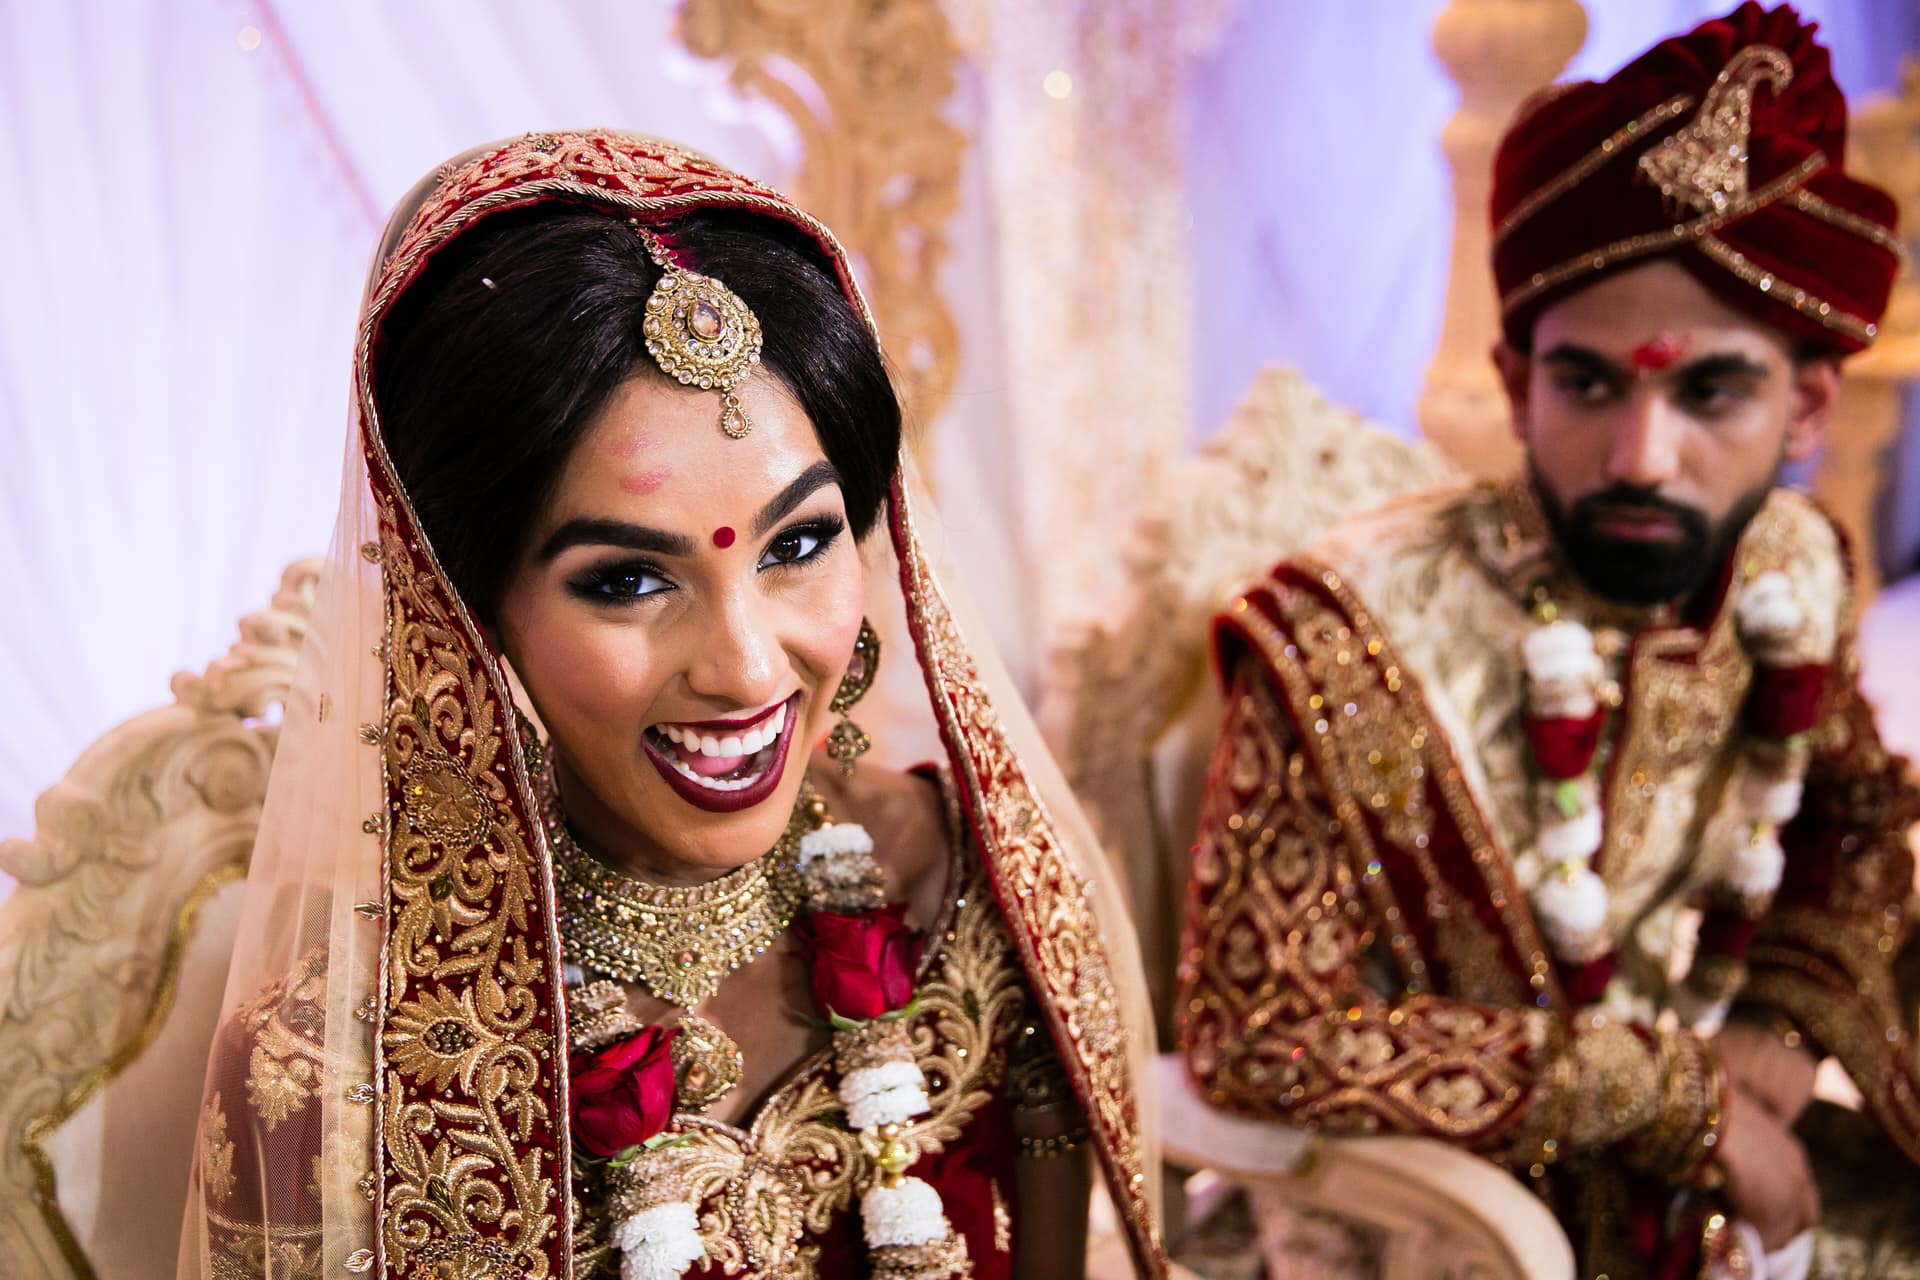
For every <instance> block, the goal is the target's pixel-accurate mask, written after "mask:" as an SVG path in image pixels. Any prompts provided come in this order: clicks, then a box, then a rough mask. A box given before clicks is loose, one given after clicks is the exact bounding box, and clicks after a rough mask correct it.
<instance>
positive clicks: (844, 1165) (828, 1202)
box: [574, 854, 1027, 1280]
mask: <svg viewBox="0 0 1920 1280" xmlns="http://www.w3.org/2000/svg"><path fill="white" fill-rule="evenodd" d="M963 856H967V857H968V858H969V861H970V862H971V855H970V854H968V855H963ZM957 885H958V888H957V890H956V893H955V896H954V898H953V899H951V900H950V911H949V913H948V916H947V922H946V925H945V928H944V929H943V930H942V931H940V932H939V933H938V935H937V949H935V948H933V947H930V948H929V951H928V955H927V958H926V961H925V962H924V963H925V964H926V966H927V967H926V969H925V970H924V974H923V977H922V979H921V982H920V985H919V988H918V992H919V1000H920V1003H919V1008H918V1011H917V1012H916V1014H915V1015H914V1018H913V1022H912V1035H913V1044H914V1051H915V1057H916V1060H917V1061H918V1062H919V1063H920V1066H921V1069H922V1070H923V1071H925V1072H926V1075H927V1082H928V1097H929V1098H930V1100H931V1101H932V1103H933V1109H932V1111H931V1112H930V1113H929V1114H928V1115H926V1116H923V1117H922V1118H921V1119H920V1120H918V1121H916V1122H915V1123H914V1124H913V1125H911V1126H910V1127H909V1128H908V1130H907V1132H906V1135H905V1140H906V1141H907V1142H909V1143H910V1144H912V1145H913V1147H914V1148H915V1150H916V1151H918V1152H920V1153H922V1154H927V1153H937V1152H940V1151H943V1150H945V1149H946V1147H947V1146H948V1145H949V1144H951V1143H953V1142H955V1141H956V1140H958V1139H959V1137H960V1136H961V1133H962V1131H963V1130H965V1129H966V1127H967V1126H968V1125H969V1124H971V1123H972V1122H973V1119H974V1117H975V1116H976V1115H977V1114H978V1113H979V1110H980V1108H981V1107H982V1106H983V1105H984V1104H985V1103H986V1102H987V1101H988V1100H989V1099H990V1098H991V1097H992V1095H993V1094H994V1093H995V1092H996V1091H999V1090H1001V1089H1003V1088H1004V1087H1005V1084H1006V1061H1007V1053H1008V1048H1009V1044H1010V1042H1011V1041H1012V1039H1013V1037H1014V1036H1015V1035H1016V1034H1017V1032H1018V1029H1019V1026H1020V1023H1021V1017H1022V1013H1023V1011H1024V1009H1025V1007H1026V1000H1027V994H1026V991H1025V988H1024V985H1023V983H1022V980H1021V975H1020V971H1019V969H1018V967H1017V966H1016V965H1015V964H1014V962H1013V954H1014V953H1013V942H1012V939H1011V938H1010V937H1009V936H1008V934H1007V930H1006V926H1005V925H1004V924H1003V923H1002V922H1001V920H1000V918H999V915H998V913H997V912H996V911H995V909H994V905H993V894H992V890H991V889H990V888H989V887H988V885H987V882H986V878H985V876H984V875H983V874H982V873H981V871H980V869H979V867H978V864H977V863H974V864H973V865H971V866H970V867H969V868H968V870H967V873H966V874H965V875H964V876H962V877H960V878H959V879H958V881H957ZM831 1065H832V1064H831V1061H830V1057H829V1055H828V1054H825V1053H823V1054H820V1055H817V1056H816V1057H815V1058H814V1059H813V1060H812V1061H811V1062H809V1063H808V1064H807V1065H806V1066H805V1067H804V1068H803V1069H802V1070H801V1071H800V1072H799V1074H798V1075H796V1076H795V1078H794V1079H793V1080H791V1081H790V1082H789V1083H788V1084H786V1085H785V1086H783V1087H782V1088H781V1089H780V1090H779V1091H778V1092H777V1093H775V1094H774V1095H773V1097H772V1098H771V1099H769V1101H768V1102H767V1103H766V1105H765V1106H763V1107H762V1108H761V1110H760V1111H759V1113H758V1114H757V1115H756V1116H755V1117H754V1119H753V1122H752V1124H751V1126H750V1127H749V1128H747V1129H744V1130H742V1129H738V1128H735V1127H733V1126H731V1125H726V1124H721V1123H718V1122H715V1121H710V1120H706V1119H703V1118H700V1117H692V1116H683V1117H679V1118H678V1119H677V1120H676V1122H675V1129H674V1130H672V1132H673V1133H675V1134H676V1135H677V1136H678V1137H679V1139H680V1141H681V1145H679V1146H676V1147H674V1148H673V1149H672V1150H671V1157H672V1160H673V1164H674V1169H675V1171H676V1173H677V1174H678V1175H679V1176H680V1177H681V1178H682V1179H683V1180H684V1182H685V1184H686V1186H687V1188H688V1191H689V1193H690V1194H691V1195H693V1196H696V1197H698V1198H699V1209H700V1234H701V1238H702V1240H703V1241H704V1242H705V1243H706V1247H707V1258H708V1265H709V1266H714V1267H718V1268H719V1269H720V1270H721V1271H722V1272H723V1273H724V1274H726V1275H730V1276H731V1275H752V1276H761V1277H766V1278H767V1280H776V1278H777V1280H807V1278H810V1277H812V1276H814V1275H815V1274H816V1270H817V1268H816V1262H817V1255H818V1252H819V1250H818V1248H817V1246H815V1245H813V1244H810V1243H807V1242H806V1240H807V1237H809V1236H818V1235H821V1234H823V1233H825V1232H826V1231H828V1230H829V1229H830V1228H831V1227H832V1225H833V1220H834V1218H835V1217H836V1216H838V1215H841V1214H844V1213H847V1212H849V1211H850V1210H851V1209H852V1208H853V1204H854V1199H855V1197H856V1196H857V1194H858V1193H859V1191H860V1189H861V1188H862V1187H864V1186H866V1185H867V1183H868V1182H869V1181H870V1180H871V1178H872V1176H873V1170H874V1166H873V1158H874V1155H875V1153H874V1152H873V1151H870V1150H868V1149H867V1148H866V1147H865V1145H863V1143H862V1142H861V1139H860V1137H859V1136H858V1135H857V1134H855V1133H853V1132H851V1131H850V1130H849V1129H848V1128H847V1127H846V1123H845V1109H844V1107H843V1106H842V1104H841V1102H840V1099H839V1095H838V1093H837V1092H836V1077H835V1076H834V1074H833V1072H832V1070H831ZM578 1190H579V1192H580V1197H581V1206H582V1208H581V1215H582V1221H581V1222H580V1224H579V1225H578V1227H577V1228H576V1238H575V1252H574V1257H575V1263H576V1268H577V1271H578V1273H579V1274H580V1275H583V1276H585V1275H590V1274H594V1273H595V1269H596V1268H598V1269H599V1270H601V1271H607V1270H609V1268H611V1266H612V1262H613V1255H612V1254H611V1251H610V1249H609V1247H608V1244H607V1239H606V1233H607V1230H608V1227H609V1225H610V1224H609V1223H608V1222H607V1220H606V1210H605V1206H604V1199H603V1197H604V1192H603V1190H602V1188H601V1187H600V1186H599V1185H598V1183H597V1182H595V1181H592V1180H583V1181H582V1182H581V1183H580V1184H579V1187H578Z"/></svg>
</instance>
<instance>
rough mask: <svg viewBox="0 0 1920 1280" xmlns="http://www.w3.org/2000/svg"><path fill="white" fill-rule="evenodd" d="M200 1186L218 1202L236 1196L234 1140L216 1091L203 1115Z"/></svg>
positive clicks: (201, 1124)
mask: <svg viewBox="0 0 1920 1280" xmlns="http://www.w3.org/2000/svg"><path fill="white" fill-rule="evenodd" d="M200 1185H201V1186H203V1187H205V1188H206V1189H207V1194H208V1195H209V1196H211V1197H212V1198H213V1200H214V1202H215V1203H218V1202H220V1201H222V1200H225V1199H226V1198H227V1197H228V1196H231V1195H232V1194H233V1140H232V1139H231V1138H229V1137H228V1136H227V1112H226V1108H225V1107H224V1106H222V1105H221V1102H220V1094H219V1092H218V1091H217V1090H216V1091H215V1092H214V1094H213V1096H212V1097H210V1098H208V1099H207V1105H206V1107H205V1109H204V1110H203V1111H202V1112H201V1115H200Z"/></svg>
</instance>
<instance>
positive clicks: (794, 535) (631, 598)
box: [567, 515, 847, 607]
mask: <svg viewBox="0 0 1920 1280" xmlns="http://www.w3.org/2000/svg"><path fill="white" fill-rule="evenodd" d="M846 528H847V524H846V521H844V520H842V519H841V518H840V517H839V516H837V515H827V516H815V517H812V518H811V519H807V520H801V521H798V522H796V523H794V524H790V525H788V526H787V527H786V528H784V529H782V530H780V531H779V532H778V533H776V534H774V535H773V536H772V537H771V538H769V539H768V540H767V545H766V550H765V551H763V552H762V553H761V556H760V562H759V564H758V565H756V566H755V568H756V569H758V570H760V571H762V572H766V571H768V570H776V569H777V570H792V569H799V568H803V567H805V566H807V565H809V564H811V563H813V562H814V561H816V560H818V559H820V558H821V557H822V556H824V555H826V554H827V552H828V551H830V550H832V548H833V545H834V543H835V542H836V541H838V540H839V538H840V536H841V535H842V534H844V533H845V532H846ZM567 590H568V591H569V592H571V593H572V594H573V595H574V596H576V597H577V598H579V599H581V600H585V601H586V602H587V603H589V604H597V605H606V606H609V607H618V606H622V605H630V604H636V603H638V602H640V601H642V600H650V599H652V598H654V597H656V596H664V595H666V594H667V593H669V592H672V591H677V590H679V588H678V587H677V586H676V585H675V584H674V582H673V580H672V579H671V578H669V577H668V576H667V573H666V570H664V569H662V568H661V567H660V566H659V565H657V564H655V563H654V562H653V561H651V560H638V559H632V558H626V559H619V560H610V561H607V562H606V563H604V564H596V565H593V566H590V567H589V568H587V569H585V570H582V571H581V572H579V573H577V574H574V575H573V576H572V577H571V578H569V579H568V580H567Z"/></svg>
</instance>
